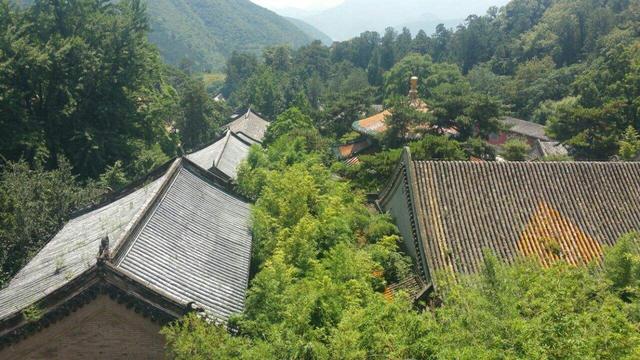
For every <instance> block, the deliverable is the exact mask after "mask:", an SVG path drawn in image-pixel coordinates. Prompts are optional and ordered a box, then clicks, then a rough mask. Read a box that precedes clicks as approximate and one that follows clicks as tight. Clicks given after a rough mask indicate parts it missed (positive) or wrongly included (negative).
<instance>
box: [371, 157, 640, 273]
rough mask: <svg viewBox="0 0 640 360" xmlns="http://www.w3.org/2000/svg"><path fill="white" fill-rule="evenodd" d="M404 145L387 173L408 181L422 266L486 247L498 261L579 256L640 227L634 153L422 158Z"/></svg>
mask: <svg viewBox="0 0 640 360" xmlns="http://www.w3.org/2000/svg"><path fill="white" fill-rule="evenodd" d="M407 154H408V152H407V151H405V155H404V160H403V162H402V165H401V166H400V167H399V170H398V172H397V175H396V180H394V181H395V182H396V183H397V182H398V181H400V183H402V182H405V183H406V184H407V186H408V188H407V189H408V190H407V191H406V193H407V194H408V197H407V203H408V204H409V205H407V206H409V207H410V208H411V212H412V213H413V214H414V216H415V220H414V230H415V236H416V238H415V239H414V241H415V246H416V253H419V254H421V256H422V258H421V259H418V261H419V262H420V263H421V264H419V265H420V266H421V267H422V272H423V274H427V273H425V269H424V268H425V267H426V268H427V269H428V272H429V273H430V272H432V271H437V270H450V271H452V272H453V273H472V272H476V271H478V270H479V269H480V268H481V265H482V261H483V250H484V249H490V250H492V251H493V252H494V253H495V254H496V255H498V256H499V257H501V258H502V259H504V260H506V261H512V260H514V259H516V258H517V257H521V256H531V257H534V258H535V259H537V260H538V261H539V262H540V263H541V264H543V265H549V264H551V263H553V262H554V261H557V260H559V259H563V260H565V261H567V262H569V263H571V264H575V265H579V264H586V263H588V262H590V261H592V260H594V259H599V258H600V257H601V255H602V252H603V247H604V246H610V245H613V244H615V242H616V241H617V239H618V238H619V237H620V236H621V235H623V234H625V233H628V232H631V231H638V230H640V164H638V163H589V162H584V163H582V162H579V163H577V162H555V163H553V162H529V163H527V162H482V163H477V162H447V161H443V162H425V161H411V160H410V157H409V156H408V155H407ZM403 179H404V180H403ZM391 195H392V194H391V193H390V187H388V188H387V190H385V192H383V193H382V194H381V198H380V200H379V203H380V204H381V207H382V208H383V209H386V204H387V202H388V201H389V199H390V196H391ZM427 277H428V275H427Z"/></svg>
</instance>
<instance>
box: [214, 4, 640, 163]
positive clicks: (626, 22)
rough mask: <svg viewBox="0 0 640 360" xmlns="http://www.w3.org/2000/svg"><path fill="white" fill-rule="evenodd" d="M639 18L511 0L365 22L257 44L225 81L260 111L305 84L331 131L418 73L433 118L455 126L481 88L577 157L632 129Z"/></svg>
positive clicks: (612, 144) (606, 151)
mask: <svg viewBox="0 0 640 360" xmlns="http://www.w3.org/2000/svg"><path fill="white" fill-rule="evenodd" d="M638 29H640V4H639V3H638V2H637V1H613V2H611V1H608V2H598V1H588V0H579V1H569V0H556V1H552V0H538V1H524V0H514V1H512V2H510V3H509V4H508V5H506V6H505V7H503V8H502V9H500V10H498V9H497V8H494V9H492V10H491V11H490V12H489V13H487V14H485V15H483V16H475V15H474V16H469V17H468V18H467V20H466V21H465V25H464V26H462V27H459V28H457V29H455V30H452V29H447V28H446V27H444V26H440V27H438V29H437V31H436V32H435V33H434V34H432V35H431V36H429V35H428V34H427V33H425V32H419V33H418V34H416V35H415V36H413V35H412V34H411V33H410V31H409V30H407V29H405V30H404V31H402V32H400V33H397V32H395V31H393V30H388V31H386V32H385V33H384V34H382V35H380V34H378V33H376V32H366V33H363V34H362V35H360V36H359V37H357V38H354V39H352V40H350V41H346V42H341V43H337V44H335V45H334V46H332V47H331V48H326V47H323V46H321V45H320V44H313V45H310V46H308V47H305V48H302V49H300V50H299V51H296V52H293V53H290V52H288V53H286V56H285V55H283V56H282V57H281V58H277V59H275V60H274V59H273V58H272V55H265V56H266V58H265V59H266V60H267V61H265V62H264V64H259V63H260V62H259V61H257V59H251V57H249V58H247V57H246V55H242V56H240V55H238V56H236V57H234V58H232V59H231V61H230V62H229V64H228V71H229V73H228V75H229V77H228V78H227V85H226V87H225V90H226V91H227V93H228V95H230V98H231V99H232V102H234V101H235V104H239V103H242V102H248V103H252V104H253V105H254V106H256V108H257V109H259V110H260V111H263V112H265V113H266V114H269V115H274V114H277V113H278V112H280V111H282V110H283V109H286V108H287V107H288V106H290V105H291V104H299V102H300V99H301V98H300V97H299V96H298V95H300V94H303V95H304V97H303V99H304V100H305V101H308V103H309V104H310V106H311V108H312V109H313V110H314V111H316V110H318V109H320V108H322V109H323V111H319V112H316V114H315V115H314V116H315V117H316V120H317V121H318V123H319V124H322V126H321V128H322V129H324V130H326V131H329V132H332V133H334V134H335V135H337V136H338V137H340V136H342V135H343V134H344V133H345V132H347V131H348V129H349V127H350V123H351V122H352V121H353V120H357V117H358V116H359V115H358V114H359V112H358V110H357V107H358V106H364V108H366V105H367V104H370V103H372V102H378V103H379V102H383V101H388V100H390V99H391V98H392V97H393V96H398V95H406V93H407V91H408V80H407V79H408V78H409V76H411V75H416V76H419V77H420V79H421V83H420V86H419V90H420V95H421V97H422V98H423V99H425V100H426V101H427V103H429V104H430V105H431V106H432V107H434V108H435V109H436V110H437V109H441V110H442V111H434V112H432V114H431V115H432V117H433V116H435V117H436V119H432V120H431V121H436V122H440V123H448V125H455V126H457V127H464V126H465V124H464V122H465V121H467V120H465V119H469V115H470V114H469V113H468V112H466V111H465V110H464V109H468V107H469V105H470V104H472V103H473V98H474V97H478V96H485V97H488V98H490V99H491V100H492V101H495V102H497V103H498V104H499V106H498V107H499V108H500V109H501V112H502V113H503V114H512V115H514V116H517V117H520V118H523V119H526V120H531V121H535V122H539V123H541V124H545V125H546V127H547V132H548V134H549V135H552V137H553V138H556V139H558V140H560V141H561V142H563V143H565V144H566V145H567V146H568V147H569V148H570V150H571V154H572V155H573V156H575V157H576V158H578V159H600V160H602V159H609V158H610V157H611V156H613V155H616V154H617V153H618V152H619V150H620V148H621V142H624V141H627V140H625V139H627V138H629V139H631V140H633V139H635V136H636V135H634V134H635V131H637V130H638V129H639V128H640V122H639V121H640V120H639V117H638V113H639V111H640V110H639V109H640V108H639V106H640V104H639V103H638V97H639V95H640V85H639V83H638V77H639V76H640V74H639V71H640V63H639V61H640V60H639V59H640V56H639V52H640V41H639V36H640V33H639V31H640V30H638ZM276 53H277V52H276ZM269 54H274V52H270V53H269ZM280 54H285V53H282V52H281V53H280ZM248 84H251V85H250V86H251V87H252V89H253V90H255V91H248V89H245V87H248V86H249V85H248ZM263 88H264V89H263ZM346 104H348V105H346ZM334 111H335V112H334ZM335 116H338V118H336V117H335ZM627 130H628V131H627ZM625 134H626V135H625ZM629 134H630V137H629V136H627V135H629Z"/></svg>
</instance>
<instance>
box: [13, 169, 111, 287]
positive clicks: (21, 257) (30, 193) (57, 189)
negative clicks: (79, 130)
mask: <svg viewBox="0 0 640 360" xmlns="http://www.w3.org/2000/svg"><path fill="white" fill-rule="evenodd" d="M58 161H59V164H58V166H57V169H56V170H52V171H47V170H44V169H43V168H42V166H40V165H37V166H36V167H35V168H31V167H30V166H29V165H28V164H27V163H26V162H24V161H21V162H16V163H14V162H7V163H5V164H3V166H2V168H1V172H0V244H2V246H0V284H1V283H3V282H4V281H6V280H8V279H9V278H10V277H12V276H13V275H15V273H16V272H17V271H18V270H20V269H21V268H22V267H23V266H24V265H25V264H26V262H27V261H28V260H29V259H30V258H31V257H32V256H33V255H35V253H36V252H37V251H38V250H40V248H41V247H42V246H43V245H44V244H45V243H46V241H48V240H49V239H50V238H51V237H52V236H53V235H54V234H55V233H56V232H57V231H58V230H59V227H60V226H61V225H62V223H63V222H64V221H66V220H67V219H68V217H69V215H70V214H71V212H72V211H73V210H76V209H78V208H80V207H82V206H85V205H87V204H89V203H90V202H91V200H93V199H95V198H96V197H97V196H99V195H100V194H102V192H103V191H102V190H101V189H100V187H98V186H96V184H85V186H83V184H81V183H80V182H78V180H77V179H76V177H75V176H74V175H73V173H72V168H71V165H70V164H69V162H68V161H66V159H65V158H64V157H59V160H58Z"/></svg>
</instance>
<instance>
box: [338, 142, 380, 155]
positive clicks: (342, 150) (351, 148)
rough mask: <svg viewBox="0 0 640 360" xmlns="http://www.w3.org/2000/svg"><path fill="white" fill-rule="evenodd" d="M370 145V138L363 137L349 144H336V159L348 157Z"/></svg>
mask: <svg viewBox="0 0 640 360" xmlns="http://www.w3.org/2000/svg"><path fill="white" fill-rule="evenodd" d="M369 147H371V140H369V139H364V140H359V141H356V142H353V143H350V144H344V145H340V146H337V147H336V148H335V149H334V151H335V153H336V156H337V157H338V159H348V158H350V157H353V156H355V155H357V154H359V153H361V152H363V151H364V150H366V149H368V148H369Z"/></svg>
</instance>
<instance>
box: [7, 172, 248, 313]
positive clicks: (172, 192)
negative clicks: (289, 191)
mask: <svg viewBox="0 0 640 360" xmlns="http://www.w3.org/2000/svg"><path fill="white" fill-rule="evenodd" d="M249 212H250V205H249V204H248V203H246V202H244V201H243V200H242V199H240V198H238V197H236V196H234V195H233V193H231V192H230V190H228V184H227V183H226V182H225V181H224V180H222V179H219V178H217V177H215V176H214V175H213V174H211V173H208V172H206V171H205V170H204V169H201V168H199V167H198V166H197V165H195V164H193V163H191V162H190V161H188V160H187V159H177V160H175V161H174V162H173V164H172V165H171V167H170V168H169V170H164V171H163V172H161V173H160V174H159V175H157V176H156V178H155V179H154V180H153V181H151V182H150V183H148V184H147V185H144V186H142V187H140V188H138V189H132V190H131V191H129V192H128V193H126V194H124V195H123V197H121V198H119V199H117V200H115V201H112V202H110V203H107V204H104V205H101V206H99V207H98V208H96V209H94V210H91V211H89V212H87V213H85V214H84V215H81V216H78V217H76V218H74V219H72V220H70V221H69V222H68V223H67V224H65V226H64V227H63V228H62V230H60V232H58V234H57V235H56V236H55V237H54V238H53V239H52V240H51V241H50V242H49V243H48V244H47V245H46V246H45V247H44V248H43V249H42V250H41V251H40V252H39V253H38V254H37V255H36V256H35V257H34V258H33V259H32V260H31V261H30V262H29V263H28V264H27V265H26V266H25V267H24V268H23V269H22V270H21V271H20V272H19V273H18V274H17V275H16V276H15V277H14V278H13V279H12V280H11V282H10V283H9V284H8V286H7V287H5V288H4V289H2V290H1V291H0V321H2V320H3V319H6V318H9V317H10V316H13V314H15V313H18V312H20V311H22V310H24V309H25V308H27V307H29V306H31V305H32V304H34V303H36V302H39V301H40V300H43V299H44V298H45V297H47V295H49V294H52V293H53V292H54V291H56V290H58V289H61V288H63V287H65V286H66V285H67V284H69V283H71V282H72V281H73V280H74V279H76V278H81V277H82V275H83V274H86V273H88V272H90V271H92V269H95V267H96V266H97V264H98V261H97V258H98V255H99V254H98V252H99V249H100V243H101V240H102V239H103V238H104V237H105V236H108V237H109V242H110V249H111V251H112V257H113V259H114V260H113V263H114V266H115V267H116V270H118V269H119V270H121V271H122V274H125V275H126V276H128V277H130V278H132V280H134V281H137V282H139V283H142V284H146V285H145V286H148V288H149V289H152V290H154V291H157V290H159V291H161V293H162V294H167V299H169V300H171V301H176V302H177V303H183V304H185V305H186V304H187V303H189V302H195V303H197V304H198V305H201V306H202V307H203V308H204V309H205V310H208V311H209V312H210V313H212V314H213V315H215V316H217V317H219V318H221V319H223V320H224V319H226V318H227V317H228V316H229V315H230V314H232V313H234V312H239V311H241V310H242V308H243V306H244V294H245V291H246V288H247V281H248V276H249V261H250V253H251V234H250V232H249V218H250V217H249ZM107 261H110V260H107Z"/></svg>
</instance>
